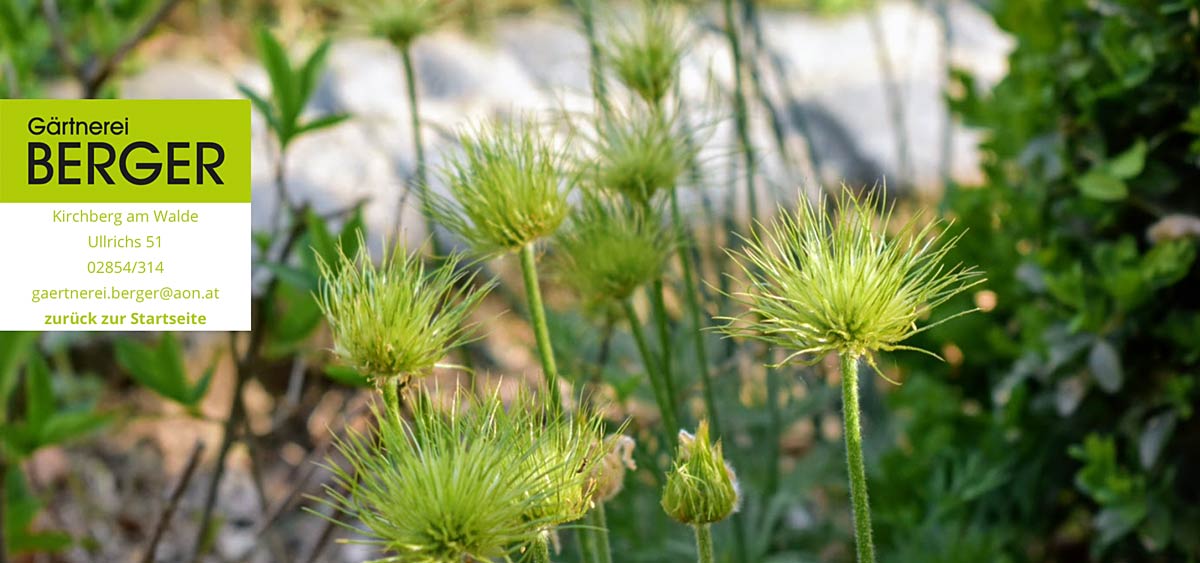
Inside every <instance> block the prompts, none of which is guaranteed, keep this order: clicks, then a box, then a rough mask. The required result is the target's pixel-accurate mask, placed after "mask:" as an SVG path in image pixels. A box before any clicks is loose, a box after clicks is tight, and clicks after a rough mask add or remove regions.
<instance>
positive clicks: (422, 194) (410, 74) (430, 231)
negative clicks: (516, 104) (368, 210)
mask: <svg viewBox="0 0 1200 563" xmlns="http://www.w3.org/2000/svg"><path fill="white" fill-rule="evenodd" d="M400 60H401V61H403V63H404V82H405V88H406V90H407V93H408V118H409V125H410V126H411V127H412V140H413V150H414V151H415V152H416V157H417V169H416V173H415V174H414V176H413V182H414V183H415V184H416V185H417V195H418V197H419V198H420V200H421V201H420V203H421V217H423V218H424V219H425V230H426V231H427V233H426V234H427V235H428V236H429V240H430V242H431V244H432V245H433V254H434V256H442V255H443V252H442V245H441V242H440V240H439V239H438V236H437V229H436V228H435V226H434V222H433V207H431V204H430V201H429V172H428V169H427V168H426V162H425V139H424V136H423V135H421V106H420V102H419V101H418V99H417V98H418V97H417V71H416V69H415V68H414V66H413V60H412V47H411V46H409V45H405V46H404V47H402V48H401V49H400ZM403 198H404V196H403V195H401V201H403ZM402 211H403V210H401V209H398V210H397V213H396V229H395V230H399V223H400V217H402Z"/></svg>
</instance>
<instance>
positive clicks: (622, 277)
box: [555, 195, 675, 308]
mask: <svg viewBox="0 0 1200 563" xmlns="http://www.w3.org/2000/svg"><path fill="white" fill-rule="evenodd" d="M555 247H556V248H557V251H558V254H557V260H556V261H555V264H556V266H557V270H558V276H559V278H560V279H561V280H562V281H563V282H564V283H565V284H566V285H567V286H569V287H571V288H572V289H573V290H574V291H575V292H576V294H578V295H579V296H580V298H581V299H583V300H584V302H585V303H586V304H587V306H588V308H595V307H600V306H603V305H606V304H611V303H613V302H617V303H619V302H620V301H623V300H625V299H626V298H628V297H629V296H630V295H632V294H633V292H634V291H636V290H637V288H639V287H641V286H642V285H644V284H646V283H648V282H650V281H653V280H654V279H655V278H657V277H658V276H659V275H661V273H662V270H663V267H664V265H665V264H666V262H667V260H668V259H669V258H670V257H671V254H672V252H673V250H674V247H675V245H674V240H673V237H672V236H671V234H670V232H669V231H668V230H667V228H666V227H664V226H663V224H662V220H661V218H660V216H659V213H657V212H656V211H655V210H654V209H652V208H645V209H638V208H634V209H628V208H625V207H623V206H620V205H617V204H615V203H614V202H612V201H608V200H605V199H604V198H602V197H596V196H590V195H589V196H585V198H584V201H583V204H582V206H581V207H580V208H578V209H576V210H575V212H574V213H573V214H572V216H571V218H570V219H569V220H568V221H567V224H566V225H565V226H564V227H563V229H562V230H561V231H560V232H559V233H558V234H557V235H556V236H555Z"/></svg>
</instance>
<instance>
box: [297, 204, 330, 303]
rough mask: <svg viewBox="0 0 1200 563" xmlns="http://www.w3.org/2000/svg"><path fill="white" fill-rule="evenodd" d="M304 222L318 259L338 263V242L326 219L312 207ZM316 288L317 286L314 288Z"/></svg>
mask: <svg viewBox="0 0 1200 563" xmlns="http://www.w3.org/2000/svg"><path fill="white" fill-rule="evenodd" d="M304 223H305V226H306V227H307V229H308V240H309V243H310V244H311V245H312V251H313V252H314V253H316V256H317V259H318V260H319V261H323V262H325V263H326V264H337V257H338V243H337V241H336V240H334V238H333V233H330V232H329V226H328V225H327V224H326V222H325V219H323V218H321V216H320V215H317V214H316V213H315V212H313V211H312V210H311V209H310V210H309V211H308V212H307V213H306V214H305V215H304ZM314 289H315V288H314Z"/></svg>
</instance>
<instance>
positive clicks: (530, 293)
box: [521, 243, 562, 413]
mask: <svg viewBox="0 0 1200 563" xmlns="http://www.w3.org/2000/svg"><path fill="white" fill-rule="evenodd" d="M521 273H522V274H523V275H524V276H525V297H526V299H527V300H528V302H529V319H530V321H531V322H532V323H533V333H534V336H535V337H536V338H537V348H538V355H539V356H540V357H541V360H542V372H543V373H544V374H545V378H546V392H547V393H548V394H549V403H550V405H551V406H550V408H551V410H552V411H553V412H556V413H557V412H561V411H562V397H561V396H560V394H559V390H558V365H557V364H556V363H555V362H554V348H553V347H552V346H551V344H550V327H549V325H548V324H547V323H546V309H545V307H543V306H542V290H541V287H540V286H539V285H538V274H537V262H536V260H535V258H534V252H533V243H530V244H527V245H525V246H523V247H521Z"/></svg>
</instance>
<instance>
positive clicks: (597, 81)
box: [575, 0, 612, 119]
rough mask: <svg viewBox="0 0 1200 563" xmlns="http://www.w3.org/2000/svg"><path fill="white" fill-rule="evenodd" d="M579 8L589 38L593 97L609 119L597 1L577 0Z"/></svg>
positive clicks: (609, 108) (584, 30)
mask: <svg viewBox="0 0 1200 563" xmlns="http://www.w3.org/2000/svg"><path fill="white" fill-rule="evenodd" d="M575 4H576V5H577V6H578V8H579V19H580V20H582V23H583V33H584V35H585V36H586V37H587V42H588V55H589V59H590V63H591V71H592V97H593V98H595V99H596V103H597V104H599V105H600V111H601V113H602V115H603V116H604V117H605V118H606V119H607V118H608V116H609V115H611V113H612V108H611V107H610V106H609V104H608V87H607V86H606V85H605V83H604V65H603V61H602V60H601V58H600V41H599V39H597V37H596V6H595V0H576V1H575Z"/></svg>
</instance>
